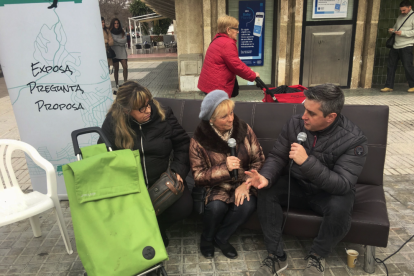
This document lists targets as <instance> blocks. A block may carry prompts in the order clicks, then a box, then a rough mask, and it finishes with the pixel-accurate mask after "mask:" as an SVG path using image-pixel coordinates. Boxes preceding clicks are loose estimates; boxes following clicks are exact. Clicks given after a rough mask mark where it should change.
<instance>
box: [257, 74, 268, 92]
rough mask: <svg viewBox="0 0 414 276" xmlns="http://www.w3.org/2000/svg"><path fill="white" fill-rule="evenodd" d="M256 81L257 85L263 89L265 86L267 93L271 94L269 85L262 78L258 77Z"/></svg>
mask: <svg viewBox="0 0 414 276" xmlns="http://www.w3.org/2000/svg"><path fill="white" fill-rule="evenodd" d="M255 81H256V86H257V87H259V88H262V89H263V88H264V89H266V94H269V87H267V85H266V84H265V83H264V82H263V81H262V79H261V78H259V77H256V79H255ZM269 95H270V94H269Z"/></svg>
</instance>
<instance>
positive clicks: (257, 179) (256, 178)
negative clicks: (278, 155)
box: [244, 170, 269, 189]
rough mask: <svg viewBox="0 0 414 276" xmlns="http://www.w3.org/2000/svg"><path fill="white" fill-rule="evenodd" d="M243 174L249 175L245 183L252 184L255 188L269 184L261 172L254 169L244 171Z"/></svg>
mask: <svg viewBox="0 0 414 276" xmlns="http://www.w3.org/2000/svg"><path fill="white" fill-rule="evenodd" d="M244 173H245V174H247V175H248V176H250V178H249V179H247V181H246V183H247V185H249V186H253V187H255V188H257V189H262V188H264V187H267V185H269V181H268V180H267V179H266V178H265V177H264V176H263V175H261V174H259V173H258V172H257V171H256V170H251V171H250V172H249V171H245V172H244Z"/></svg>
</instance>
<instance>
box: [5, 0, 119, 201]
mask: <svg viewBox="0 0 414 276" xmlns="http://www.w3.org/2000/svg"><path fill="white" fill-rule="evenodd" d="M51 4H52V2H49V1H44V0H0V49H1V52H0V59H1V62H2V63H1V65H2V69H3V73H4V77H5V81H6V85H7V89H8V91H9V95H10V100H11V102H12V104H13V110H14V114H15V116H16V120H17V125H18V128H19V132H20V137H21V140H22V141H24V142H27V143H29V144H31V145H32V146H34V147H35V148H36V149H37V150H38V151H39V152H40V154H41V155H42V156H43V157H44V158H46V159H47V160H49V161H50V162H51V163H52V164H53V165H54V166H55V167H56V169H57V173H58V194H59V195H60V196H61V197H63V198H64V197H65V196H66V189H65V185H64V180H63V175H62V171H61V166H62V165H64V164H67V163H69V162H73V161H75V160H76V158H75V156H74V151H73V147H72V141H71V136H70V135H71V132H72V131H73V130H75V129H79V128H84V127H91V126H101V125H102V122H103V120H104V119H105V115H106V112H107V110H108V108H109V107H110V105H111V104H112V89H111V81H110V79H109V74H108V63H107V60H106V52H105V47H104V40H103V34H102V25H101V17H100V12H99V5H98V0H72V1H69V0H60V1H59V2H58V4H57V5H58V7H57V8H52V9H48V7H49V6H50V5H51ZM97 139H98V137H97V135H86V137H82V138H80V140H79V141H80V145H81V147H84V146H87V145H92V144H95V143H96V141H97ZM27 161H28V167H29V173H30V178H31V181H32V185H33V189H34V190H37V191H40V192H45V191H46V181H45V174H44V171H43V170H41V169H40V168H39V167H37V166H36V165H35V164H34V163H33V162H32V161H31V160H30V159H29V158H27Z"/></svg>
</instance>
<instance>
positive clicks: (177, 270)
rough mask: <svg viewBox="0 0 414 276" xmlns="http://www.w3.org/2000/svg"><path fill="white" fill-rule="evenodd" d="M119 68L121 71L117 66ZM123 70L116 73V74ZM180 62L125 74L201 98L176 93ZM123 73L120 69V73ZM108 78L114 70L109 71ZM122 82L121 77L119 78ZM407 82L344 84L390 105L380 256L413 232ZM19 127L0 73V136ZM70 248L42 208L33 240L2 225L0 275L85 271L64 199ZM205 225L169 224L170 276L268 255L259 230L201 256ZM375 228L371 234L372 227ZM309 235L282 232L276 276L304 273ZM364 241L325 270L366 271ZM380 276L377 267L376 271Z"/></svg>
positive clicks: (412, 249) (249, 95) (402, 262)
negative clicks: (351, 259) (230, 253)
mask: <svg viewBox="0 0 414 276" xmlns="http://www.w3.org/2000/svg"><path fill="white" fill-rule="evenodd" d="M121 72H122V71H121ZM121 72H120V73H121ZM177 74H178V70H177V62H176V61H163V60H156V59H152V61H149V62H148V59H146V61H140V62H129V79H132V80H136V81H138V82H140V83H141V84H143V85H144V86H147V87H148V88H149V90H150V91H151V92H152V93H153V95H154V96H155V97H169V98H190V99H202V98H203V95H202V94H201V93H200V92H191V93H179V92H177V89H178V78H177ZM120 76H122V74H120ZM111 78H112V80H113V76H111ZM121 83H122V82H121ZM407 88H408V87H407V86H406V85H399V86H397V87H396V89H395V92H393V93H387V94H384V93H380V92H379V89H378V88H374V89H356V90H344V91H345V94H346V103H347V104H362V105H373V104H376V105H389V106H390V120H389V128H388V146H387V158H386V162H385V169H384V187H385V196H386V199H387V206H388V215H389V219H390V223H391V231H390V236H389V242H388V247H387V248H377V255H376V256H377V257H378V258H380V259H385V258H386V257H387V256H388V255H390V254H391V253H393V252H394V251H396V250H397V249H398V248H399V247H400V246H401V245H402V244H403V243H404V241H406V240H407V239H408V238H409V237H410V236H411V235H413V234H414V185H413V182H414V154H413V153H414V112H413V111H414V107H413V106H414V105H413V103H414V94H408V93H406V92H405V91H406V89H407ZM262 97H263V94H262V92H261V91H260V90H258V89H256V88H255V87H254V89H253V90H242V91H240V95H239V96H238V97H237V98H236V99H235V100H236V101H260V100H261V99H262ZM19 138H20V136H19V131H18V129H17V125H16V121H15V118H14V113H13V109H12V105H11V103H10V99H9V96H8V93H7V89H6V85H5V82H4V78H0V139H19ZM13 166H14V169H15V171H16V176H17V178H18V180H19V184H20V185H21V187H22V189H23V190H24V191H25V192H30V191H31V190H32V188H31V184H30V176H29V174H28V171H27V166H26V161H25V159H24V155H23V154H17V155H16V156H13ZM61 206H62V208H63V211H64V215H65V218H66V223H67V224H68V227H67V228H68V231H69V235H70V236H71V242H72V246H73V247H74V251H75V252H74V253H73V254H72V255H68V254H67V253H66V250H65V247H64V245H63V241H62V238H61V236H60V232H59V229H58V226H57V224H56V219H55V216H54V214H53V212H52V211H49V212H45V213H43V214H41V218H40V221H41V229H42V233H43V235H42V237H39V238H34V237H33V233H32V230H31V227H30V224H29V221H28V220H26V221H21V222H18V223H14V224H12V225H9V226H3V227H0V275H66V276H69V275H71V276H72V275H83V266H82V263H81V261H80V259H79V257H78V254H77V252H76V244H75V238H74V235H73V227H72V224H71V217H70V207H69V203H68V202H67V201H62V202H61ZM201 229H202V224H201V222H200V221H198V220H196V219H188V220H185V221H184V222H182V223H179V224H177V225H175V226H174V227H172V228H171V229H170V230H169V232H168V235H169V237H170V240H171V241H170V246H169V247H168V248H167V250H168V254H169V258H170V260H169V261H167V262H166V269H167V272H168V273H169V275H171V276H176V275H185V276H187V275H194V276H195V275H200V276H201V275H203V276H210V275H220V276H225V275H226V276H227V275H233V276H235V275H245V276H248V275H253V273H254V271H255V270H256V269H257V268H258V267H259V266H260V262H261V260H262V259H263V258H264V256H265V255H266V251H265V245H264V243H263V236H262V234H261V233H260V232H254V231H250V230H246V229H241V230H239V231H238V232H237V233H236V234H235V235H234V236H233V237H232V238H231V241H230V242H231V243H232V244H233V245H234V246H235V247H236V249H237V250H238V252H239V257H238V259H235V260H229V259H227V258H226V257H224V256H223V255H222V254H221V252H218V251H217V252H216V256H215V258H214V259H212V260H207V259H205V258H203V257H202V255H201V254H200V251H199V249H198V243H199V237H200V233H201ZM373 234H375V233H373ZM311 243H312V240H310V239H302V238H300V237H292V236H286V237H285V249H286V252H287V253H288V257H289V267H288V269H287V270H285V271H284V272H283V273H281V274H280V275H302V271H303V269H304V268H305V266H306V261H304V260H303V257H304V256H305V255H306V253H307V251H308V250H309V248H310V245H311ZM345 248H352V249H356V250H357V251H359V253H360V256H359V257H358V263H357V266H356V268H354V269H349V268H348V267H347V266H346V254H345ZM363 254H364V249H363V246H362V245H357V244H349V243H340V244H339V245H338V246H337V247H336V248H335V250H334V252H333V253H332V254H331V256H330V257H329V258H327V264H326V269H325V275H335V276H345V275H366V273H365V272H364V271H363V268H362V267H363ZM386 264H387V267H388V271H389V275H414V239H413V240H411V242H410V243H408V244H407V245H405V247H404V248H403V249H402V250H401V251H400V252H399V253H397V254H396V255H395V256H393V257H392V258H390V259H389V260H387V262H386ZM372 275H385V269H384V267H383V266H382V265H378V266H377V267H376V272H375V274H372Z"/></svg>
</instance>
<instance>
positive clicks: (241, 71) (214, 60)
mask: <svg viewBox="0 0 414 276" xmlns="http://www.w3.org/2000/svg"><path fill="white" fill-rule="evenodd" d="M217 32H218V33H217V34H216V36H215V37H214V39H213V40H212V41H211V44H210V46H209V47H208V49H207V53H206V57H205V59H204V64H203V68H202V69H201V74H200V79H199V80H198V88H199V89H200V90H201V91H203V92H204V93H210V92H211V91H213V90H223V91H225V92H226V93H227V94H228V95H229V98H230V97H231V95H232V92H233V88H234V83H235V81H236V75H238V76H240V77H242V78H243V79H246V80H249V81H254V80H255V79H256V77H259V73H256V72H254V71H253V70H252V69H250V68H249V67H247V65H246V64H244V63H243V62H242V61H241V60H240V58H239V54H238V51H237V47H236V41H237V34H238V33H239V21H238V20H237V19H236V18H234V17H232V16H228V15H225V16H222V17H220V18H219V19H218V20H217Z"/></svg>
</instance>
